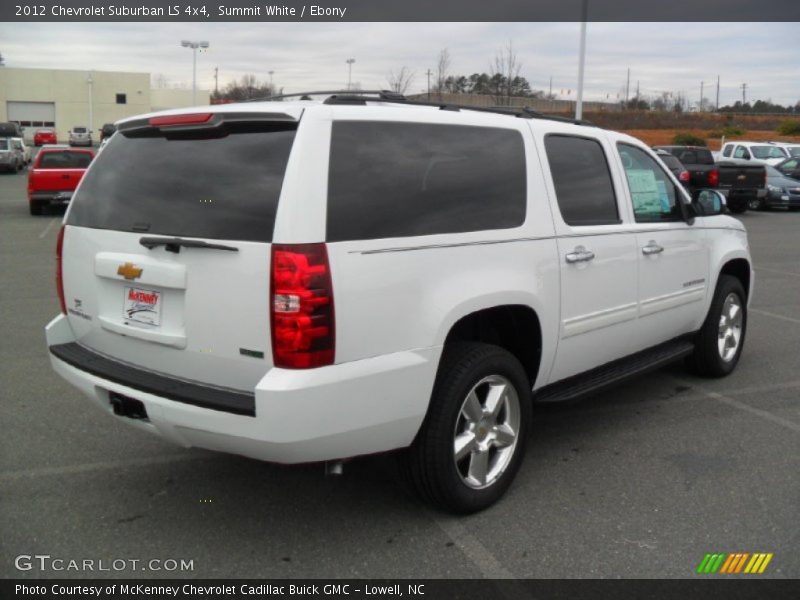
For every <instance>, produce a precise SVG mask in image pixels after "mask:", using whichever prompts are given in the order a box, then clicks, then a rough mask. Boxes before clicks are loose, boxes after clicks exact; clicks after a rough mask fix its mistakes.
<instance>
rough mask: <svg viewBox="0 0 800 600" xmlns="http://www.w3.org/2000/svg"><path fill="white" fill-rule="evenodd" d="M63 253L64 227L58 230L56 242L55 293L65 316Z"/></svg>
mask: <svg viewBox="0 0 800 600" xmlns="http://www.w3.org/2000/svg"><path fill="white" fill-rule="evenodd" d="M63 251H64V226H63V225H62V226H61V229H59V230H58V241H57V242H56V291H57V292H58V304H59V305H60V306H61V312H62V313H64V314H67V303H66V302H65V301H64V274H63V269H62V260H61V256H62V253H63Z"/></svg>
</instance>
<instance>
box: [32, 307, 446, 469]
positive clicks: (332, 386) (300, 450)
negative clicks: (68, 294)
mask: <svg viewBox="0 0 800 600" xmlns="http://www.w3.org/2000/svg"><path fill="white" fill-rule="evenodd" d="M46 333H47V344H48V346H49V347H50V350H51V352H50V361H51V364H52V366H53V368H54V369H55V371H56V372H57V373H58V374H59V375H61V376H62V377H63V378H64V379H66V380H67V381H68V382H70V383H71V384H72V385H74V386H75V387H77V388H78V389H79V390H81V391H82V392H83V393H84V394H85V395H86V396H87V397H88V398H90V399H91V400H92V401H93V402H94V403H95V404H96V405H97V406H99V407H100V408H102V409H103V410H105V411H106V412H107V413H109V414H111V415H113V410H112V405H111V402H110V396H109V395H110V394H111V393H112V392H113V393H116V394H122V395H124V396H127V397H130V398H134V399H136V400H139V401H140V402H142V403H143V404H144V406H145V409H146V411H147V415H148V419H147V420H146V421H143V420H133V419H129V418H127V417H115V418H121V419H124V420H125V421H126V422H128V423H130V424H131V425H133V426H137V427H140V428H143V429H145V430H147V431H150V432H151V433H154V434H157V435H160V436H162V437H163V438H165V439H168V440H170V441H172V442H174V443H176V444H179V445H181V446H187V447H188V446H196V447H200V448H206V449H210V450H218V451H221V452H230V453H233V454H241V455H244V456H249V457H252V458H256V459H260V460H267V461H271V462H279V463H301V462H313V461H321V460H332V459H338V458H347V457H351V456H357V455H361V454H372V453H375V452H383V451H387V450H393V449H396V448H402V447H405V446H408V445H410V444H411V442H412V441H413V439H414V436H415V435H416V433H417V431H418V430H419V427H420V425H421V424H422V420H423V418H424V417H425V412H426V411H427V407H428V399H429V398H430V395H431V391H432V388H433V380H434V377H435V374H436V364H437V362H438V358H439V354H440V351H441V349H440V348H427V349H424V350H413V351H406V352H397V353H393V354H388V355H382V356H377V357H373V358H368V359H364V360H359V361H354V362H350V363H343V364H339V365H332V366H330V367H323V368H319V369H308V370H288V369H276V368H272V369H270V370H269V371H268V372H267V373H266V375H265V376H264V377H263V378H262V379H261V381H260V382H259V383H258V384H257V385H256V388H255V390H254V391H253V394H252V399H253V403H254V410H253V412H252V414H236V413H234V412H230V411H225V410H221V409H220V408H219V407H217V408H216V409H215V408H209V407H208V406H207V405H206V406H198V405H197V404H198V402H197V401H193V402H191V403H190V402H187V401H186V400H185V399H183V400H181V399H176V398H175V397H174V396H175V395H176V393H177V392H176V391H175V390H176V389H177V390H179V391H180V389H181V388H182V387H183V391H182V392H181V393H182V394H183V395H184V396H187V395H188V396H189V399H192V389H191V387H189V388H187V387H186V386H192V385H197V384H192V383H187V382H184V381H179V380H174V379H170V378H168V377H164V376H161V375H158V374H153V373H150V372H142V371H141V370H139V371H140V373H144V374H146V375H147V377H149V379H144V380H136V379H135V378H131V377H130V376H131V375H133V373H131V372H128V373H127V374H126V373H123V375H121V376H114V374H113V372H110V371H107V369H111V370H112V371H113V369H115V368H116V369H118V370H119V369H123V370H124V369H125V368H128V369H130V368H131V367H130V366H128V365H121V364H120V363H115V362H114V361H112V360H110V359H108V358H105V357H101V356H99V355H96V354H94V353H91V352H90V351H87V352H89V354H88V355H83V356H84V359H85V360H87V361H89V359H91V358H92V357H91V356H90V355H94V356H95V357H99V359H100V360H104V361H107V362H108V363H110V364H105V365H102V364H99V363H98V362H97V360H98V359H97V358H95V359H93V360H94V361H95V363H94V366H91V365H89V364H87V363H84V364H81V362H80V361H79V360H77V359H75V358H74V356H73V357H70V356H67V355H65V353H64V349H65V348H71V349H72V350H73V351H74V350H76V347H77V349H78V351H77V352H74V354H77V355H80V354H81V352H80V349H81V348H82V347H81V346H79V345H78V344H76V343H75V342H76V340H75V339H74V335H73V334H72V330H71V328H70V326H69V322H68V321H67V319H66V318H65V317H64V316H63V315H59V316H58V317H56V318H55V319H53V321H51V322H50V323H49V324H48V325H47V328H46ZM84 350H85V349H84ZM135 370H136V369H135ZM154 378H155V379H154ZM158 378H161V379H162V380H165V381H157V379H158ZM154 382H155V383H154ZM170 385H171V386H174V387H173V388H169V389H167V390H166V391H165V390H164V386H167V387H169V386H170ZM159 386H162V387H159ZM199 387H201V388H205V389H206V391H207V390H208V389H209V388H208V387H207V386H199ZM211 389H215V388H211ZM170 390H172V391H170ZM194 391H198V390H194ZM228 392H230V390H228ZM235 393H239V394H241V395H242V396H248V394H247V393H242V392H235ZM169 396H172V397H169ZM195 400H196V398H195Z"/></svg>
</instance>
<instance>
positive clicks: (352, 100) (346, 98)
mask: <svg viewBox="0 0 800 600" xmlns="http://www.w3.org/2000/svg"><path fill="white" fill-rule="evenodd" d="M312 96H328V97H327V98H326V99H325V100H324V101H323V102H324V103H325V104H350V105H365V104H366V103H367V102H368V101H372V102H391V103H395V104H406V105H408V106H435V107H437V108H439V110H448V111H461V110H471V111H476V112H489V113H495V114H501V115H508V116H509V117H519V118H523V119H543V120H546V121H558V122H561V123H572V124H573V125H585V126H588V127H597V125H595V124H594V123H592V122H590V121H584V120H582V119H572V118H570V117H562V116H559V115H545V114H543V113H540V112H538V111H535V110H533V109H532V108H530V107H528V106H522V107H516V106H468V105H465V104H452V103H449V102H431V101H425V100H415V99H409V98H407V97H406V96H404V95H403V94H400V93H398V92H393V91H389V90H332V91H317V92H296V93H293V94H280V95H277V96H266V97H264V98H252V99H250V100H246V102H265V101H272V100H283V99H284V98H297V97H299V98H300V99H301V100H311V97H312ZM368 96H375V97H372V98H370V97H368Z"/></svg>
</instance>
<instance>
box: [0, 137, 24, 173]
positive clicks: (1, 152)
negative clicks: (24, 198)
mask: <svg viewBox="0 0 800 600" xmlns="http://www.w3.org/2000/svg"><path fill="white" fill-rule="evenodd" d="M24 166H25V159H24V158H23V156H22V152H21V151H20V150H19V149H18V148H16V147H15V145H14V142H13V141H12V138H10V137H6V138H0V169H2V170H3V171H6V172H8V171H12V172H14V173H17V172H18V171H21V170H22V168H23V167H24Z"/></svg>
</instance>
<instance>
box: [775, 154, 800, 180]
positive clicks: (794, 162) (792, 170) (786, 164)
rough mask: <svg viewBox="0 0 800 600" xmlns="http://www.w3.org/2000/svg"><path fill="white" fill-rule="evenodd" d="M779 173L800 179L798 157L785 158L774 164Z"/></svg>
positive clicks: (799, 158)
mask: <svg viewBox="0 0 800 600" xmlns="http://www.w3.org/2000/svg"><path fill="white" fill-rule="evenodd" d="M775 168H776V169H778V171H780V172H781V173H783V174H784V175H786V176H787V177H791V178H792V179H800V157H796V158H795V157H792V158H787V159H786V160H784V161H782V162H779V163H778V164H777V165H775Z"/></svg>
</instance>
